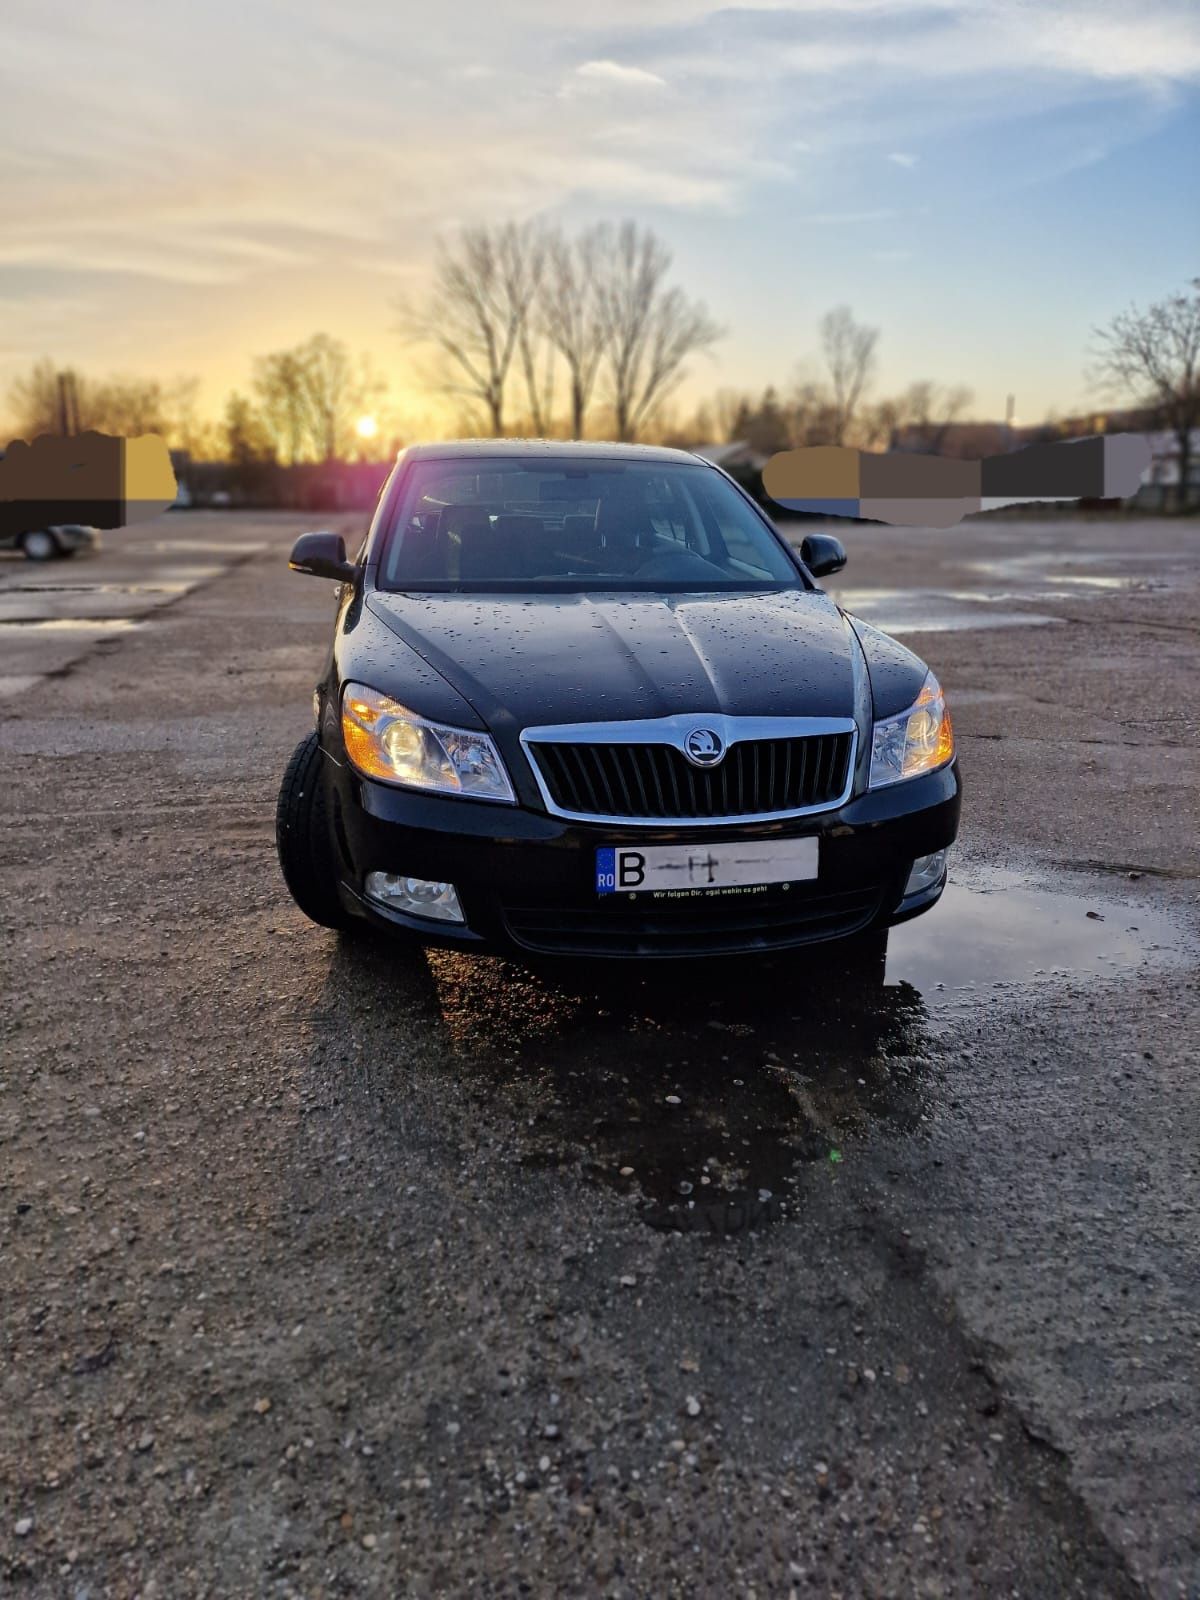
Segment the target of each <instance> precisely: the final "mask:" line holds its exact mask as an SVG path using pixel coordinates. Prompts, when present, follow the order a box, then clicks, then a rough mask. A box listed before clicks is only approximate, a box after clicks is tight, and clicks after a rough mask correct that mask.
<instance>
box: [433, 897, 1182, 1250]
mask: <svg viewBox="0 0 1200 1600" xmlns="http://www.w3.org/2000/svg"><path fill="white" fill-rule="evenodd" d="M1089 912H1090V913H1093V915H1089ZM1181 959H1183V955H1182V954H1181V939H1180V935H1179V932H1178V931H1177V929H1176V928H1175V927H1174V925H1173V924H1172V923H1171V922H1170V921H1169V920H1168V919H1167V918H1166V917H1165V916H1163V915H1162V914H1160V913H1157V912H1154V911H1152V910H1147V909H1144V908H1142V907H1140V906H1138V907H1134V906H1131V905H1128V904H1122V903H1121V902H1120V901H1119V900H1116V899H1114V898H1113V895H1112V889H1111V886H1105V892H1104V893H1103V894H1088V895H1083V896H1081V895H1079V894H1077V893H1066V892H1060V891H1057V890H1050V889H1046V888H1044V887H1041V886H1038V885H1037V884H1034V883H1031V882H1030V881H1029V880H1027V879H1025V878H1022V877H1021V876H1020V875H1018V874H1012V873H1003V872H998V871H997V872H992V873H989V874H988V875H987V876H986V877H979V878H973V879H972V880H971V881H970V882H963V883H952V884H951V885H950V887H949V888H948V890H947V892H946V894H945V896H944V897H943V901H942V903H941V904H940V905H939V906H938V907H937V908H936V909H935V910H934V911H932V912H931V913H930V914H929V915H927V916H924V917H920V918H917V919H915V920H914V921H913V922H911V923H908V924H904V925H902V926H901V927H899V928H896V929H894V930H893V931H892V933H891V936H890V942H889V946H888V949H887V955H886V964H885V962H884V956H883V949H882V947H880V948H879V949H878V950H877V951H876V952H875V955H874V957H873V958H871V959H867V960H860V961H859V962H858V963H856V964H855V965H854V966H852V967H851V966H848V965H847V958H846V956H845V954H844V953H843V952H840V951H839V950H838V948H837V947H836V946H828V947H810V949H809V950H808V951H804V952H800V953H798V954H796V955H793V956H791V957H787V958H777V959H773V960H769V961H767V960H764V961H761V962H759V961H751V962H738V963H734V962H730V963H728V964H723V965H716V966H714V965H712V964H709V963H705V964H702V965H696V966H687V965H681V966H667V965H666V964H663V965H662V966H659V965H657V964H655V965H653V966H651V967H633V968H625V967H624V966H623V965H619V964H613V965H612V966H603V967H599V968H597V966H595V965H592V966H591V967H584V966H580V965H578V964H570V965H568V964H565V963H564V964H563V965H561V966H557V967H553V968H547V969H545V970H543V969H540V968H539V969H526V968H523V967H521V966H518V965H516V964H512V963H509V962H506V961H502V960H498V959H493V958H470V957H463V956H458V955H455V954H453V953H447V952H430V954H429V957H428V969H429V973H430V976H431V979H432V983H433V988H434V992H435V998H434V1000H433V1005H434V1007H435V1010H436V1013H437V1016H438V1018H439V1020H440V1023H441V1026H442V1028H443V1029H444V1032H445V1035H446V1039H447V1044H448V1046H449V1048H450V1049H451V1050H452V1052H453V1053H454V1055H455V1056H456V1057H457V1058H458V1061H459V1063H461V1068H460V1070H461V1075H462V1077H463V1079H464V1081H466V1082H467V1083H468V1084H469V1085H470V1086H471V1090H472V1092H473V1093H475V1094H477V1095H478V1096H480V1097H481V1098H483V1099H486V1100H492V1099H494V1098H495V1097H496V1096H499V1097H500V1098H501V1099H502V1100H503V1101H504V1102H506V1103H507V1107H508V1111H509V1113H510V1115H511V1116H512V1119H513V1123H514V1125H515V1126H519V1127H521V1128H522V1130H523V1132H522V1143H523V1146H524V1153H523V1156H522V1160H523V1162H524V1163H525V1164H526V1165H528V1166H531V1167H551V1168H556V1169H563V1170H573V1171H577V1172H579V1173H580V1174H581V1175H582V1177H583V1178H584V1179H585V1180H586V1181H588V1182H592V1183H598V1184H601V1185H603V1186H605V1187H608V1188H611V1189H613V1190H615V1191H617V1192H618V1193H620V1194H622V1195H623V1196H625V1197H627V1198H628V1201H629V1204H630V1206H631V1207H632V1208H633V1209H634V1210H635V1211H636V1214H637V1215H638V1216H639V1217H640V1218H641V1220H642V1221H643V1222H645V1223H647V1224H649V1225H650V1226H652V1227H657V1228H671V1229H678V1230H682V1231H703V1232H711V1233H717V1234H727V1233H736V1232H740V1231H743V1230H745V1229H748V1228H757V1227H761V1226H765V1225H767V1224H772V1223H776V1222H779V1221H782V1220H784V1219H786V1218H788V1217H789V1216H794V1215H796V1214H797V1213H798V1212H799V1211H801V1210H802V1208H803V1201H804V1193H805V1187H806V1185H807V1184H808V1183H809V1182H811V1181H812V1179H813V1174H814V1171H815V1164H819V1163H833V1164H837V1163H839V1162H840V1161H841V1160H842V1159H843V1156H845V1159H853V1152H852V1151H849V1152H847V1151H845V1150H844V1149H843V1146H844V1144H845V1143H847V1142H850V1143H851V1144H852V1143H853V1141H854V1139H855V1137H856V1136H858V1135H861V1134H863V1133H865V1132H866V1131H867V1130H868V1128H869V1126H870V1125H871V1124H872V1123H873V1122H877V1121H879V1120H881V1119H882V1120H885V1121H887V1122H888V1123H889V1124H890V1125H891V1126H892V1127H894V1128H899V1129H901V1130H916V1129H918V1128H919V1126H920V1124H921V1122H922V1120H923V1119H924V1118H925V1117H926V1116H927V1115H928V1114H929V1113H930V1110H931V1106H930V1096H931V1094H932V1093H934V1089H933V1086H932V1084H931V1082H930V1060H931V1047H932V1046H933V1044H934V1040H935V1039H936V1038H937V1037H938V1036H939V1035H942V1034H946V1033H948V1032H949V1031H951V1030H952V1029H953V1028H954V1027H955V1026H956V1025H958V1024H960V1023H961V1022H962V1021H963V1020H964V1018H965V1017H967V1016H969V1015H971V1014H973V1013H975V1012H977V1011H978V1009H979V1008H980V1007H982V1006H985V1005H986V1006H988V1007H994V1006H996V1005H1003V1004H1004V1003H1005V1001H1006V1000H1007V999H1009V998H1017V997H1019V996H1027V995H1028V994H1029V993H1030V992H1034V991H1036V989H1037V988H1038V987H1040V986H1051V985H1056V984H1057V985H1064V984H1068V983H1073V982H1077V981H1081V980H1082V981H1092V982H1094V981H1097V980H1101V981H1102V980H1104V979H1117V978H1121V977H1128V976H1129V975H1130V974H1132V973H1134V972H1136V971H1137V970H1138V969H1139V968H1140V967H1142V966H1143V965H1148V964H1153V965H1160V966H1166V965H1170V964H1175V963H1177V962H1179V961H1180V960H1181Z"/></svg>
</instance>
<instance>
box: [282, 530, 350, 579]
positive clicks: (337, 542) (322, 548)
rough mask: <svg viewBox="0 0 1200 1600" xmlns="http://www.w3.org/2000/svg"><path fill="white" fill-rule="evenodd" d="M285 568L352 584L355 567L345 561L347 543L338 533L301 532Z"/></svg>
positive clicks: (314, 576)
mask: <svg viewBox="0 0 1200 1600" xmlns="http://www.w3.org/2000/svg"><path fill="white" fill-rule="evenodd" d="M288 566H289V567H290V568H291V570H292V571H293V572H306V573H308V575H309V577H312V578H333V579H334V580H335V582H337V583H352V582H353V581H354V578H355V575H356V574H357V572H358V568H357V567H356V566H355V565H354V563H353V562H352V561H347V560H346V541H345V540H344V539H343V538H342V536H341V534H340V533H302V534H301V535H300V537H299V538H298V539H297V540H296V542H295V544H294V545H293V546H292V553H291V555H290V556H289V557H288Z"/></svg>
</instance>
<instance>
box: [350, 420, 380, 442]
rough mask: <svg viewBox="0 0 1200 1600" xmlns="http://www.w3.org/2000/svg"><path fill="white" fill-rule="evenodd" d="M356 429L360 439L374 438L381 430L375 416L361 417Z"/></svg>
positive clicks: (355, 426)
mask: <svg viewBox="0 0 1200 1600" xmlns="http://www.w3.org/2000/svg"><path fill="white" fill-rule="evenodd" d="M354 431H355V433H356V434H357V435H358V437H359V438H360V439H373V438H374V437H375V435H376V434H377V433H378V432H379V423H378V422H377V421H376V420H375V418H374V417H359V419H358V421H357V422H356V423H355V424H354Z"/></svg>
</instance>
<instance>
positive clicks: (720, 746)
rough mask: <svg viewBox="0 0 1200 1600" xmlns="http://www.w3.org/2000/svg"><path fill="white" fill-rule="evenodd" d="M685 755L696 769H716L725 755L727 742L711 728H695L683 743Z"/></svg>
mask: <svg viewBox="0 0 1200 1600" xmlns="http://www.w3.org/2000/svg"><path fill="white" fill-rule="evenodd" d="M683 753H684V755H685V756H686V757H687V758H688V760H689V761H690V762H691V763H692V765H693V766H694V767H715V766H716V764H717V762H718V761H720V759H721V757H722V756H723V755H724V754H725V741H724V740H723V739H722V738H721V735H720V734H719V733H714V732H713V731H712V729H711V728H693V729H692V731H691V733H689V734H688V736H687V738H686V739H685V740H684V741H683Z"/></svg>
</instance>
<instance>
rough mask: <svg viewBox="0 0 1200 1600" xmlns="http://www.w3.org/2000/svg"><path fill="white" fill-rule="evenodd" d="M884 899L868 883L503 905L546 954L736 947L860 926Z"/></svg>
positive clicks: (683, 952) (517, 934)
mask: <svg viewBox="0 0 1200 1600" xmlns="http://www.w3.org/2000/svg"><path fill="white" fill-rule="evenodd" d="M882 899H883V889H882V887H881V886H880V885H879V884H869V885H864V886H862V887H857V888H853V889H842V890H839V891H837V892H836V893H833V894H828V893H826V894H815V895H813V894H809V895H792V896H789V897H787V898H785V899H781V900H777V901H772V902H770V903H763V902H759V903H758V904H757V905H755V906H749V905H744V904H743V905H735V904H733V903H731V902H730V901H727V900H720V899H716V898H714V899H712V900H709V901H705V902H700V903H697V902H696V901H694V900H691V901H688V902H687V905H686V908H685V907H682V906H681V907H680V908H679V909H678V910H656V909H653V908H652V907H650V906H649V905H645V904H639V903H638V902H637V901H636V900H635V901H632V902H628V901H627V902H626V903H625V904H624V905H621V906H616V907H609V906H603V907H601V906H588V907H576V906H572V907H563V906H506V907H505V908H504V917H505V921H506V922H507V924H508V929H509V933H510V934H511V935H512V937H513V939H515V940H516V942H517V943H518V944H521V945H524V946H525V948H526V949H528V950H537V951H540V952H542V953H543V954H546V955H580V956H630V955H640V956H688V955H733V954H737V953H739V952H749V951H757V950H786V949H788V948H789V947H791V946H794V945H803V944H812V943H814V942H816V941H817V940H820V939H835V938H839V937H840V936H842V935H844V934H848V933H856V932H858V930H859V929H860V928H865V927H866V925H867V924H868V923H869V922H870V921H871V920H872V918H873V917H874V916H875V915H876V914H877V912H878V911H879V908H880V904H881V902H882Z"/></svg>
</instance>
